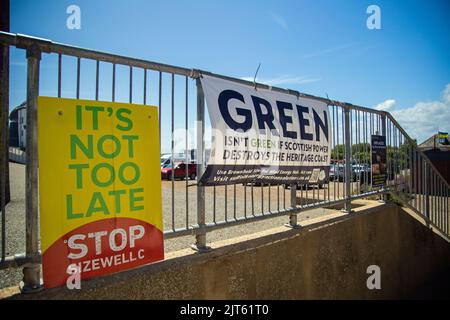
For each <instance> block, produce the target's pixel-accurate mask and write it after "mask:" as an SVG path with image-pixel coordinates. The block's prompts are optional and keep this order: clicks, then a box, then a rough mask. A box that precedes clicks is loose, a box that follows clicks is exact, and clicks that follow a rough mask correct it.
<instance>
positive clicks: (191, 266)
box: [0, 201, 450, 299]
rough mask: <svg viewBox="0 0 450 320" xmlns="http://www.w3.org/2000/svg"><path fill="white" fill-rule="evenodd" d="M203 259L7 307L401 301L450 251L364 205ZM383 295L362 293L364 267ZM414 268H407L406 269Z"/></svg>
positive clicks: (424, 231) (404, 221) (425, 232)
mask: <svg viewBox="0 0 450 320" xmlns="http://www.w3.org/2000/svg"><path fill="white" fill-rule="evenodd" d="M211 246H212V248H213V249H214V250H212V251H211V252H209V253H204V254H198V253H194V252H193V251H192V250H191V249H185V250H181V251H177V252H174V253H169V254H167V255H166V260H164V261H162V262H158V263H155V264H151V265H147V266H143V267H141V268H137V269H134V270H130V271H125V272H121V273H117V274H114V275H110V276H105V277H100V278H96V279H92V280H86V281H83V282H82V288H81V290H68V289H66V288H65V287H61V288H55V289H50V290H45V291H43V292H41V293H37V294H32V295H20V294H15V293H17V291H16V292H14V291H11V289H10V290H9V291H6V292H5V291H3V294H2V293H0V297H2V295H3V297H5V296H8V297H9V298H10V299H377V298H401V297H407V296H408V295H409V294H410V292H413V291H414V289H416V288H418V287H419V286H420V285H422V284H423V283H424V282H425V281H426V280H427V279H429V278H431V277H432V276H433V275H435V274H437V273H439V272H442V271H443V270H448V268H449V267H450V244H449V243H448V241H446V240H444V239H442V238H441V237H440V236H438V235H437V234H436V233H435V232H434V231H433V230H431V229H429V228H427V227H426V226H424V225H423V223H421V222H420V221H418V220H417V219H416V218H415V217H413V216H412V215H411V213H410V212H408V211H406V210H405V209H403V208H399V207H398V206H396V205H394V204H389V203H388V204H382V203H379V202H377V201H366V205H365V206H360V207H358V208H356V209H355V212H354V213H352V214H350V215H347V214H344V213H342V212H339V211H336V212H335V213H332V214H330V215H329V216H326V217H321V218H317V219H310V220H308V221H306V222H304V224H303V225H302V227H301V228H300V229H289V228H286V227H278V228H274V229H271V230H266V231H262V232H258V233H255V234H251V235H244V236H242V237H239V238H234V239H229V240H226V241H221V242H216V243H213V244H212V245H211ZM372 264H376V265H379V266H380V268H381V272H382V275H381V276H382V289H381V290H368V289H367V287H366V280H367V277H368V276H369V275H368V274H367V273H366V270H367V267H368V266H369V265H372ZM411 266H414V268H411Z"/></svg>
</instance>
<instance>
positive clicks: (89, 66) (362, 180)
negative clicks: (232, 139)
mask: <svg viewBox="0 0 450 320" xmlns="http://www.w3.org/2000/svg"><path fill="white" fill-rule="evenodd" d="M0 46H1V48H2V51H1V52H2V61H5V60H4V59H6V52H7V51H6V50H5V48H8V47H10V46H11V47H15V48H16V49H19V50H25V51H26V59H27V63H26V66H27V85H26V91H27V97H26V100H27V150H26V214H25V216H26V225H25V228H26V230H25V232H26V235H25V238H26V252H25V254H21V255H16V256H9V257H7V256H6V255H5V252H6V210H5V207H4V206H2V220H1V221H2V232H1V233H2V234H1V239H2V243H1V253H2V258H1V262H0V268H7V267H23V272H24V283H25V287H26V288H29V289H33V288H37V287H38V286H39V284H40V271H39V267H40V264H39V263H40V253H39V235H38V229H39V226H38V218H39V212H38V181H37V174H38V167H37V159H38V154H37V129H38V128H37V121H36V120H37V119H36V111H37V97H38V95H39V87H40V79H45V85H46V87H48V86H49V85H51V82H53V87H52V88H51V89H48V88H47V89H46V90H47V91H48V92H46V94H45V95H47V96H49V95H53V96H56V97H71V98H83V99H94V100H102V101H124V102H129V103H140V104H144V105H147V104H150V105H156V106H157V107H158V110H159V123H160V139H161V140H162V141H170V148H169V149H167V148H166V149H167V150H162V151H163V152H164V151H167V153H169V154H170V155H171V159H172V161H174V159H175V156H176V155H177V154H178V153H180V154H181V156H180V157H181V158H183V159H184V161H185V162H186V163H187V162H189V161H191V160H192V158H190V157H189V154H192V153H193V152H195V154H196V161H197V179H199V177H200V176H201V175H202V173H203V172H204V169H205V160H206V155H207V143H208V142H209V141H208V139H207V138H208V137H207V135H206V134H205V130H207V129H208V119H205V101H204V100H205V99H204V93H203V90H202V87H201V84H200V81H199V76H200V75H201V74H208V75H214V76H217V77H221V78H224V79H228V80H231V81H235V82H239V83H243V84H251V85H255V84H253V83H250V82H248V81H245V80H241V79H236V78H231V77H226V76H222V75H217V74H212V73H210V72H206V71H200V70H196V69H188V68H181V67H176V66H171V65H166V64H160V63H155V62H151V61H145V60H141V59H134V58H129V57H124V56H118V55H114V54H109V53H104V52H99V51H93V50H88V49H83V48H77V47H74V46H69V45H65V44H60V43H54V42H52V41H49V40H46V39H39V38H33V37H29V36H24V35H15V34H10V33H5V32H0ZM42 53H44V56H42ZM44 58H45V61H44ZM0 76H2V77H3V75H0ZM89 77H90V80H89ZM86 78H87V79H88V80H87V81H86ZM2 79H3V78H2ZM190 79H194V80H196V81H195V82H194V81H190ZM84 82H86V83H87V84H88V85H87V86H85V85H84ZM41 84H42V83H41ZM92 84H93V85H92ZM256 86H257V87H258V88H266V89H270V90H273V91H278V92H284V93H287V94H292V95H295V96H302V97H306V98H310V99H314V100H318V101H323V102H325V103H327V104H328V106H329V111H330V116H331V118H330V122H331V129H332V130H331V131H332V141H331V145H332V150H333V151H332V158H333V160H334V162H335V163H336V164H337V165H339V164H343V165H344V167H345V170H344V171H343V172H342V174H340V173H337V174H335V175H333V179H330V180H329V181H328V182H327V183H325V184H323V185H318V184H315V185H301V186H296V185H291V186H284V185H270V184H269V185H255V184H251V185H236V184H235V185H228V186H220V187H219V186H217V187H203V186H198V185H197V184H196V183H195V181H190V180H189V179H188V178H189V177H188V176H187V171H188V170H186V177H185V179H184V181H176V179H175V177H174V174H173V172H174V171H173V170H172V175H171V177H170V179H169V180H168V181H162V188H163V221H164V235H165V238H166V239H169V238H174V237H179V236H185V235H192V234H195V245H194V248H195V249H197V250H199V251H204V250H207V249H208V247H207V239H206V235H207V232H209V231H211V230H215V229H219V228H226V227H230V226H233V225H238V224H242V223H247V222H253V221H258V220H263V219H268V218H273V217H278V216H286V217H288V220H287V222H288V224H289V225H290V226H292V227H296V226H297V215H298V213H299V212H301V211H304V210H307V209H312V208H319V207H328V206H337V205H342V206H343V210H344V211H345V212H348V213H350V212H351V209H352V203H351V202H352V200H355V199H359V198H366V197H378V198H382V197H385V196H386V194H388V193H389V194H391V195H393V196H394V197H397V199H399V201H401V202H402V203H403V204H405V205H407V206H409V207H410V208H412V209H414V210H415V211H416V212H418V213H420V214H421V215H422V216H423V217H425V219H426V220H427V222H428V223H429V224H430V225H433V226H435V227H436V228H438V229H439V230H440V231H441V232H442V233H443V234H445V235H449V230H448V229H449V221H448V217H449V208H448V204H449V190H450V189H449V185H448V183H447V182H446V181H445V180H444V179H443V178H442V176H441V175H440V174H439V172H438V171H437V170H436V169H435V167H434V166H433V165H432V163H431V162H430V161H429V160H428V159H427V158H426V157H425V156H424V154H423V153H422V152H421V151H420V150H419V149H418V148H417V146H416V144H415V142H414V141H413V140H412V139H411V138H410V137H409V136H408V135H407V134H406V132H405V131H404V130H403V129H402V128H401V127H400V126H399V125H398V123H397V122H396V121H395V120H394V119H393V118H392V116H391V115H390V114H389V113H387V112H384V111H379V110H373V109H369V108H364V107H361V106H356V105H352V104H349V103H345V102H339V101H334V100H331V99H327V98H322V97H316V96H312V95H308V94H303V93H300V92H297V91H293V90H286V89H282V88H277V87H269V86H267V85H264V84H259V83H258V84H256ZM6 89H7V88H4V86H3V85H2V90H6ZM41 94H42V92H41ZM3 103H4V102H2V106H3V107H5V106H4V105H3ZM6 108H8V106H6ZM167 119H168V120H167ZM161 123H165V124H166V123H167V124H170V125H168V126H161ZM6 130H7V128H2V136H4V134H6ZM373 134H380V135H385V136H386V138H387V165H388V181H387V186H386V188H382V189H372V186H371V183H370V181H371V179H370V177H371V173H370V171H369V170H368V169H361V168H369V167H370V165H371V164H370V152H371V150H370V138H371V135H373ZM168 145H169V144H168ZM193 150H194V151H193ZM352 164H358V166H359V167H358V168H359V169H356V167H355V166H353V165H352ZM6 165H7V164H6V163H3V164H2V167H1V172H2V176H3V172H5V166H6ZM2 194H3V192H2ZM2 203H4V202H3V201H2Z"/></svg>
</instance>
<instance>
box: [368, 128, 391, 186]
mask: <svg viewBox="0 0 450 320" xmlns="http://www.w3.org/2000/svg"><path fill="white" fill-rule="evenodd" d="M371 146H372V187H374V188H378V187H382V186H386V179H387V174H386V171H387V165H386V136H379V135H372V143H371Z"/></svg>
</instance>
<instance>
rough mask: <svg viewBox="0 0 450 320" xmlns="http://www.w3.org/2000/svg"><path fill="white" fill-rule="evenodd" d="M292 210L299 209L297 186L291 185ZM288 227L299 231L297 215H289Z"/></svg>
mask: <svg viewBox="0 0 450 320" xmlns="http://www.w3.org/2000/svg"><path fill="white" fill-rule="evenodd" d="M290 188H291V199H290V200H291V209H295V208H296V207H297V185H296V184H291V186H290ZM286 227H289V228H294V229H298V228H300V225H299V224H298V223H297V213H290V214H289V223H287V224H286Z"/></svg>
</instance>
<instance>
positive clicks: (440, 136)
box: [438, 131, 448, 145]
mask: <svg viewBox="0 0 450 320" xmlns="http://www.w3.org/2000/svg"><path fill="white" fill-rule="evenodd" d="M438 139H439V140H438V141H439V144H443V145H447V144H448V141H447V139H448V132H440V131H439V132H438Z"/></svg>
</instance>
